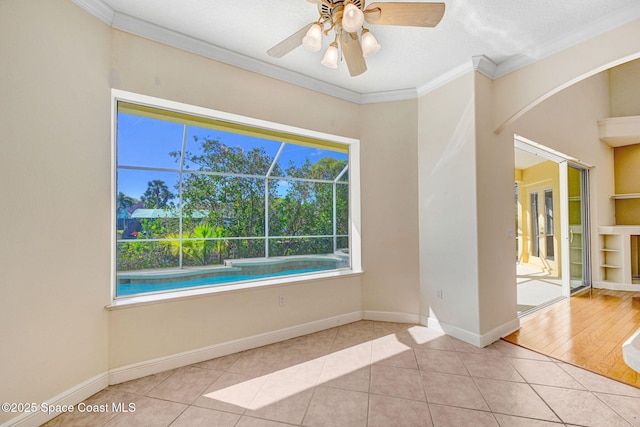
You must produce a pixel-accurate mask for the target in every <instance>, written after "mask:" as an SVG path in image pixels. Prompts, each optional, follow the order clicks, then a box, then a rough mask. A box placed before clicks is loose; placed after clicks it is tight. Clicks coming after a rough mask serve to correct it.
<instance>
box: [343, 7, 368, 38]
mask: <svg viewBox="0 0 640 427" xmlns="http://www.w3.org/2000/svg"><path fill="white" fill-rule="evenodd" d="M362 24H364V13H363V12H362V11H361V10H360V8H359V7H358V6H356V5H355V4H353V3H347V5H346V6H345V7H344V12H343V15H342V28H343V29H344V30H345V31H346V32H348V33H355V32H356V31H358V30H359V29H360V27H362Z"/></svg>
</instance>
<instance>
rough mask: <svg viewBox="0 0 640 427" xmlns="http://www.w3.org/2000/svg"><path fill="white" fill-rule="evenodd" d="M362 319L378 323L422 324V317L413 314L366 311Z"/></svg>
mask: <svg viewBox="0 0 640 427" xmlns="http://www.w3.org/2000/svg"><path fill="white" fill-rule="evenodd" d="M362 318H363V319H364V320H374V321H377V322H395V323H411V324H415V325H419V324H421V322H420V320H421V319H420V315H419V314H413V313H398V312H393V311H371V310H365V311H363V312H362Z"/></svg>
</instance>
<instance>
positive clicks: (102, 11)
mask: <svg viewBox="0 0 640 427" xmlns="http://www.w3.org/2000/svg"><path fill="white" fill-rule="evenodd" d="M71 1H72V2H73V3H75V4H76V5H77V6H80V7H81V8H83V9H84V10H86V11H87V12H89V13H90V14H92V15H93V16H95V17H96V18H98V19H99V20H101V21H102V22H104V23H105V24H107V25H111V23H112V22H113V15H114V14H115V11H114V10H113V9H111V7H110V6H108V5H106V4H105V3H103V2H102V1H101V0H71Z"/></svg>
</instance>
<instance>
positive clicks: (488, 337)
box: [480, 317, 520, 347]
mask: <svg viewBox="0 0 640 427" xmlns="http://www.w3.org/2000/svg"><path fill="white" fill-rule="evenodd" d="M518 329H520V318H518V317H516V318H515V319H512V320H510V321H508V322H507V323H504V324H502V325H500V326H498V327H497V328H494V329H492V330H490V331H489V332H487V333H486V334H482V335H480V347H486V346H488V345H489V344H491V343H494V342H496V341H498V340H499V339H500V338H503V337H506V336H507V335H509V334H512V333H513V332H515V331H517V330H518Z"/></svg>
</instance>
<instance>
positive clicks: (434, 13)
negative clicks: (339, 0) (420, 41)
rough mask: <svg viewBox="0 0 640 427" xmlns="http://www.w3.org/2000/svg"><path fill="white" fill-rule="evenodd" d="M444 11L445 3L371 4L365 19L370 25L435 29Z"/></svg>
mask: <svg viewBox="0 0 640 427" xmlns="http://www.w3.org/2000/svg"><path fill="white" fill-rule="evenodd" d="M444 9H445V5H444V3H407V2H404V3H386V2H380V3H371V4H370V5H369V6H368V7H367V8H366V9H365V11H364V18H365V20H366V21H367V22H368V23H369V24H378V25H405V26H411V27H435V26H436V25H438V23H439V22H440V20H441V19H442V17H443V16H444Z"/></svg>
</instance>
